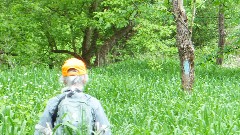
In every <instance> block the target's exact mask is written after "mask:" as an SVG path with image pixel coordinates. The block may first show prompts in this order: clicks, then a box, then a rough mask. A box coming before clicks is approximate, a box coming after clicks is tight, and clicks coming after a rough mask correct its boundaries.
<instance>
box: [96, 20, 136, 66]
mask: <svg viewBox="0 0 240 135" xmlns="http://www.w3.org/2000/svg"><path fill="white" fill-rule="evenodd" d="M133 27H134V25H133V24H132V23H131V22H130V23H129V24H128V26H126V27H124V28H122V29H120V30H117V31H115V33H114V34H113V35H112V36H111V37H110V38H109V39H108V40H106V41H105V42H104V44H103V45H102V46H101V48H100V49H99V51H98V53H97V55H96V56H97V58H96V60H95V65H98V66H100V65H104V64H106V56H107V54H108V52H109V51H110V50H111V49H112V47H113V46H114V45H115V44H116V42H117V41H118V40H119V39H121V38H122V37H123V36H125V35H126V34H127V33H129V32H130V31H131V30H132V29H133Z"/></svg>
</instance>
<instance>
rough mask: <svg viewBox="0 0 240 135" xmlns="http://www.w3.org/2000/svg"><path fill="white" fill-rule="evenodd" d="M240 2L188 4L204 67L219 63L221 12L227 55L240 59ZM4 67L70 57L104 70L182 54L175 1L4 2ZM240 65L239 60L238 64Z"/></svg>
mask: <svg viewBox="0 0 240 135" xmlns="http://www.w3.org/2000/svg"><path fill="white" fill-rule="evenodd" d="M239 3H240V2H239V0H184V8H185V10H186V14H187V17H188V22H189V26H187V27H188V28H189V30H190V31H191V33H192V42H193V45H194V48H195V50H200V51H199V52H201V53H200V54H196V59H198V58H200V59H201V60H200V61H199V63H200V64H201V63H206V62H214V63H215V62H216V57H217V52H218V50H219V48H218V42H219V30H218V29H219V25H218V24H219V20H218V19H219V13H220V12H221V13H223V15H224V30H225V34H226V36H225V41H226V42H225V47H224V54H225V55H226V56H228V55H229V54H233V55H234V57H237V58H239V46H240V39H239V37H240V23H239V22H240V8H239V5H240V4H239ZM0 19H1V21H0V32H1V33H0V64H1V67H15V66H16V65H21V66H27V65H32V66H48V67H49V68H53V67H54V66H59V65H61V64H62V62H63V60H64V59H66V58H69V57H70V56H72V57H77V58H81V59H83V60H84V61H85V62H86V63H87V65H88V66H101V65H105V64H109V63H113V62H117V61H122V60H126V59H129V58H134V57H138V56H139V55H146V56H147V55H148V56H157V57H158V58H159V59H161V58H165V57H167V56H172V55H176V54H177V53H178V50H177V46H176V39H175V37H176V23H175V20H174V15H173V11H172V2H171V1H170V0H144V1H143V0H104V1H103V0H60V1H59V0H34V1H30V0H17V1H16V0H1V3H0ZM238 60H239V59H238Z"/></svg>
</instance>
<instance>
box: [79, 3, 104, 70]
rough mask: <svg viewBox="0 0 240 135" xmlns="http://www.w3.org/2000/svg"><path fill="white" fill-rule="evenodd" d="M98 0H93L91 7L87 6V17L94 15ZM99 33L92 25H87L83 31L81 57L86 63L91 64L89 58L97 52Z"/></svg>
mask: <svg viewBox="0 0 240 135" xmlns="http://www.w3.org/2000/svg"><path fill="white" fill-rule="evenodd" d="M99 2H100V1H98V0H95V1H93V3H92V5H91V7H90V8H89V18H93V17H94V14H93V13H94V12H96V11H97V8H98V5H99ZM98 36H99V33H98V30H97V29H96V28H93V27H87V28H86V29H85V31H84V37H83V43H82V48H81V49H82V50H80V51H82V58H83V60H84V62H85V63H86V65H88V66H90V65H91V63H90V62H91V59H92V57H93V56H94V55H95V53H96V52H97V39H98Z"/></svg>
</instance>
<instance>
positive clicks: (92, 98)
mask: <svg viewBox="0 0 240 135" xmlns="http://www.w3.org/2000/svg"><path fill="white" fill-rule="evenodd" d="M84 96H85V97H86V98H87V99H88V100H89V101H95V102H99V100H98V99H97V98H95V97H93V96H91V95H89V94H86V93H84Z"/></svg>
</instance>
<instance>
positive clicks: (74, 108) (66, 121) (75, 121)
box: [54, 92, 94, 135]
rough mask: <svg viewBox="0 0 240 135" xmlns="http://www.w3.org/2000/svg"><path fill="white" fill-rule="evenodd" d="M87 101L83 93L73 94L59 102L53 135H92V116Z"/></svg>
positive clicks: (87, 97)
mask: <svg viewBox="0 0 240 135" xmlns="http://www.w3.org/2000/svg"><path fill="white" fill-rule="evenodd" d="M89 99H90V97H89V96H87V95H85V94H84V93H78V92H74V94H71V96H69V94H68V96H66V97H64V98H63V99H62V100H61V101H60V103H59V105H58V112H57V118H56V121H55V123H54V125H55V127H54V134H55V135H91V134H94V132H93V130H94V129H93V127H94V117H93V116H94V114H93V108H92V107H91V106H90V105H89Z"/></svg>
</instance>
